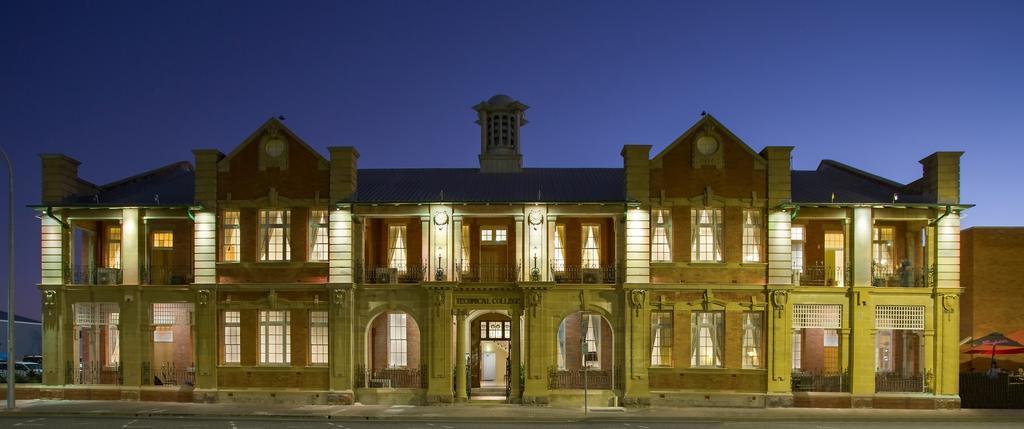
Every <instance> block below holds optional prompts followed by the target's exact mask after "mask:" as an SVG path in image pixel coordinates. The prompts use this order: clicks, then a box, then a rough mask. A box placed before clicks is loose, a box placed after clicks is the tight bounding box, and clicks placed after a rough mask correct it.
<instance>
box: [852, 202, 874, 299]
mask: <svg viewBox="0 0 1024 429" xmlns="http://www.w3.org/2000/svg"><path fill="white" fill-rule="evenodd" d="M872 226H873V223H872V221H871V208H870V207H857V208H854V209H853V237H852V238H853V240H852V242H853V246H852V247H853V249H852V250H853V258H852V261H853V267H852V268H853V285H854V286H855V287H861V286H871V229H872Z"/></svg>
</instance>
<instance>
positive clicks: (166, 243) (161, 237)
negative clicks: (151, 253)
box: [153, 231, 174, 249]
mask: <svg viewBox="0 0 1024 429" xmlns="http://www.w3.org/2000/svg"><path fill="white" fill-rule="evenodd" d="M172 247H174V232H172V231H156V232H154V233H153V248H154V249H170V248H172Z"/></svg>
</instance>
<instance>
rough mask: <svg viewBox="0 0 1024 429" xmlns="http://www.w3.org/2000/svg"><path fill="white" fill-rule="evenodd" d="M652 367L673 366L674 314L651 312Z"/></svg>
mask: <svg viewBox="0 0 1024 429" xmlns="http://www.w3.org/2000/svg"><path fill="white" fill-rule="evenodd" d="M651 366H672V312H671V311H652V312H651Z"/></svg>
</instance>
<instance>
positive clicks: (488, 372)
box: [480, 352, 498, 381]
mask: <svg viewBox="0 0 1024 429" xmlns="http://www.w3.org/2000/svg"><path fill="white" fill-rule="evenodd" d="M481 364H482V365H483V368H481V373H482V374H481V375H480V379H481V380H483V381H494V379H495V378H497V374H498V359H497V355H495V354H494V352H485V353H484V356H483V362H481Z"/></svg>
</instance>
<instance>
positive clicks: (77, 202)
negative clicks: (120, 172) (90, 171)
mask: <svg viewBox="0 0 1024 429" xmlns="http://www.w3.org/2000/svg"><path fill="white" fill-rule="evenodd" d="M194 193H195V174H194V172H193V169H192V164H190V163H189V162H188V161H179V162H175V163H173V164H168V165H165V166H163V167H160V168H157V169H154V170H150V171H147V172H145V173H142V174H137V175H134V176H131V177H128V178H125V179H121V180H117V181H114V182H110V183H108V184H106V185H101V186H97V187H96V193H93V194H79V195H71V196H69V197H67V198H65V199H64V200H63V201H62V202H61V203H60V204H54V205H59V206H120V205H125V206H150V207H153V206H187V205H191V204H192V203H193V201H194V197H193V194H194Z"/></svg>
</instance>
